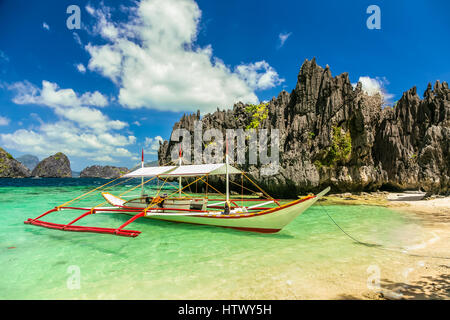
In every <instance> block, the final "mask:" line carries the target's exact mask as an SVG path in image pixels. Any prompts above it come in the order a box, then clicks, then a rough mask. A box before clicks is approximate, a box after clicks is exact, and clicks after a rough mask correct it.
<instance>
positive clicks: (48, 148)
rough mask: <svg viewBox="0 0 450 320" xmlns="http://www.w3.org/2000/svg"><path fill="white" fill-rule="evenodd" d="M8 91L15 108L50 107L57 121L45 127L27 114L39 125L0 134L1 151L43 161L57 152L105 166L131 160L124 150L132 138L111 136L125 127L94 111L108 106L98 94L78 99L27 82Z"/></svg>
mask: <svg viewBox="0 0 450 320" xmlns="http://www.w3.org/2000/svg"><path fill="white" fill-rule="evenodd" d="M8 88H9V89H10V90H13V91H15V92H16V95H15V97H14V98H13V102H15V103H16V104H38V105H42V106H47V107H50V108H51V109H52V110H53V111H54V113H55V114H56V115H57V116H59V118H60V119H59V120H58V121H56V122H54V123H46V122H44V121H42V119H40V118H39V116H37V115H36V114H34V116H33V114H31V115H32V116H33V117H34V118H35V119H36V120H37V121H38V122H39V125H38V126H37V127H32V128H29V129H19V130H16V131H15V132H13V133H8V134H0V141H1V143H2V145H4V146H5V147H7V148H11V149H15V150H19V151H23V152H28V153H33V154H36V155H39V156H43V157H44V156H48V155H49V154H52V153H55V152H58V151H61V152H64V153H65V154H67V155H69V156H75V157H84V158H87V159H91V160H96V161H100V160H99V159H103V160H104V161H105V162H113V161H116V158H122V157H124V158H125V157H126V158H131V157H132V154H131V153H130V152H129V151H128V150H127V149H126V147H127V146H130V145H133V144H135V143H136V137H135V136H133V135H132V134H129V135H123V134H119V133H115V132H114V131H115V130H120V129H123V128H125V127H126V126H128V124H127V123H125V122H122V121H119V120H111V119H110V118H109V117H108V116H106V115H105V114H103V113H102V112H101V111H100V110H98V109H96V108H95V107H103V106H106V105H107V103H108V100H107V98H106V97H105V96H103V95H102V94H101V93H100V92H98V91H95V92H85V93H83V94H81V95H80V94H77V93H76V92H75V91H73V90H72V89H60V88H59V87H58V85H57V84H56V83H51V82H48V81H45V80H44V81H42V88H38V87H36V86H34V85H33V84H31V83H30V82H28V81H23V82H17V83H14V84H13V85H10V86H9V87H8ZM111 159H112V160H111ZM106 160H108V161H106Z"/></svg>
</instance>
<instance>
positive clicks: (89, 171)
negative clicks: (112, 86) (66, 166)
mask: <svg viewBox="0 0 450 320" xmlns="http://www.w3.org/2000/svg"><path fill="white" fill-rule="evenodd" d="M127 172H128V168H125V167H114V166H97V165H96V166H90V167H87V168H84V169H83V171H81V173H80V178H105V179H111V178H117V177H120V176H121V175H123V174H125V173H127Z"/></svg>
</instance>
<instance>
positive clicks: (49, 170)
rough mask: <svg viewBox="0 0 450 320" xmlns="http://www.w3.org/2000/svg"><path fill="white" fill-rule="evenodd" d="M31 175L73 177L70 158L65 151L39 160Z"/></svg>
mask: <svg viewBox="0 0 450 320" xmlns="http://www.w3.org/2000/svg"><path fill="white" fill-rule="evenodd" d="M31 175H32V176H34V177H42V178H71V177H72V171H71V170H70V161H69V158H67V156H66V155H65V154H64V153H62V152H58V153H56V154H55V155H53V156H50V157H48V158H45V159H44V160H42V161H41V162H39V164H38V165H37V166H36V168H34V170H33V172H32V173H31Z"/></svg>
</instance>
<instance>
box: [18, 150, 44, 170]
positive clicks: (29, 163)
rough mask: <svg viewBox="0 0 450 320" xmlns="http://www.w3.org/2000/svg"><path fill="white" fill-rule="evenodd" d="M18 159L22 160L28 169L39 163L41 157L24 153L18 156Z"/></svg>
mask: <svg viewBox="0 0 450 320" xmlns="http://www.w3.org/2000/svg"><path fill="white" fill-rule="evenodd" d="M17 161H20V162H21V163H22V164H23V165H24V166H25V167H27V168H28V169H30V170H33V169H34V168H36V166H37V165H38V163H39V158H38V157H36V156H33V155H31V154H24V155H23V156H20V157H18V158H17Z"/></svg>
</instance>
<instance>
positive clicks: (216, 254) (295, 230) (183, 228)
mask: <svg viewBox="0 0 450 320" xmlns="http://www.w3.org/2000/svg"><path fill="white" fill-rule="evenodd" d="M103 183H105V180H102V179H38V180H32V179H24V180H12V179H11V180H10V179H5V180H3V181H2V180H0V265H1V268H2V272H0V299H80V298H81V299H181V298H184V299H240V298H246V299H256V298H258V299H266V298H268V299H270V298H275V299H277V298H318V297H317V294H318V291H319V292H320V290H324V292H326V290H327V288H330V287H333V286H334V287H340V286H348V287H365V283H366V278H367V271H366V270H367V267H368V266H369V265H371V264H377V265H380V266H381V267H382V268H391V269H392V268H395V267H396V265H399V264H401V263H402V259H405V256H402V255H401V254H398V253H395V252H391V251H386V250H379V249H376V248H369V247H365V246H361V245H358V244H355V243H354V242H353V241H351V240H350V239H349V238H347V237H346V236H345V235H344V234H343V233H342V232H341V231H340V230H339V229H338V228H337V227H336V226H335V225H334V224H333V223H332V222H331V221H330V219H329V218H328V217H327V216H326V214H325V212H324V209H323V207H322V206H320V205H316V206H314V207H312V208H310V209H309V210H307V211H306V212H305V213H304V214H303V215H301V216H300V217H298V218H297V219H296V220H295V221H293V222H292V223H291V224H290V225H288V226H287V227H286V228H285V229H283V230H282V231H281V232H280V233H278V234H272V235H264V234H255V233H246V232H241V231H235V230H231V229H223V228H217V227H208V226H195V225H185V224H174V223H170V222H163V221H153V220H148V219H141V220H137V221H136V222H134V223H133V224H131V225H130V226H129V227H128V228H129V229H133V230H139V231H142V233H141V235H140V236H138V237H137V238H125V237H115V236H112V235H103V234H90V233H78V232H62V231H58V230H50V229H45V228H40V227H35V226H29V225H25V224H23V221H25V220H26V219H27V218H34V217H36V216H38V215H40V214H41V213H43V212H44V211H46V210H48V209H50V208H53V207H55V206H57V205H60V204H62V203H64V202H65V201H67V200H70V199H72V198H74V197H76V196H78V195H80V194H82V193H84V192H86V191H88V190H90V189H92V187H93V186H94V187H95V186H99V185H101V184H103ZM126 185H127V186H128V187H129V186H130V184H126ZM125 188H126V186H124V187H122V188H116V189H115V190H114V191H115V192H113V193H116V192H117V193H119V192H120V191H121V190H122V191H123V190H125ZM154 190H155V188H154V186H153V187H151V186H150V187H149V188H148V189H147V192H148V193H152V192H154ZM132 193H133V192H132ZM135 193H136V192H135ZM100 202H102V198H101V197H100V196H99V195H96V196H93V197H90V198H88V199H86V200H85V201H81V202H77V203H76V205H78V206H83V205H95V204H98V203H100ZM326 210H327V211H328V212H329V213H330V214H331V215H332V216H333V218H334V219H335V220H336V222H337V223H338V224H339V225H340V226H341V227H342V228H344V230H346V231H347V232H349V233H350V234H351V235H352V236H354V237H356V238H357V239H359V240H361V241H365V242H372V243H377V244H383V245H387V246H407V245H413V244H417V243H421V242H422V241H424V240H426V238H427V237H429V235H428V234H426V233H424V232H423V230H422V229H421V226H420V225H416V224H415V223H413V222H412V221H409V220H407V219H406V218H405V217H404V216H402V215H400V214H399V213H396V212H394V211H391V210H388V209H385V208H381V207H371V206H327V207H326ZM80 214H81V212H76V213H72V212H69V211H61V212H56V213H53V214H50V215H49V216H48V218H47V219H44V220H47V221H52V222H69V221H71V220H72V219H73V218H75V217H76V216H77V215H80ZM128 219H129V216H124V215H117V214H110V213H105V214H96V215H93V216H88V217H86V218H85V219H83V220H81V221H80V223H79V224H80V225H91V226H102V227H117V226H119V225H121V224H122V223H124V222H125V221H126V220H128ZM70 266H76V267H77V268H79V270H80V274H81V281H80V288H79V289H70V288H69V287H68V286H67V281H68V279H69V278H70V277H71V275H72V273H70V270H71V269H70ZM355 275H356V276H355ZM321 288H323V289H321ZM319 298H320V297H319Z"/></svg>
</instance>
